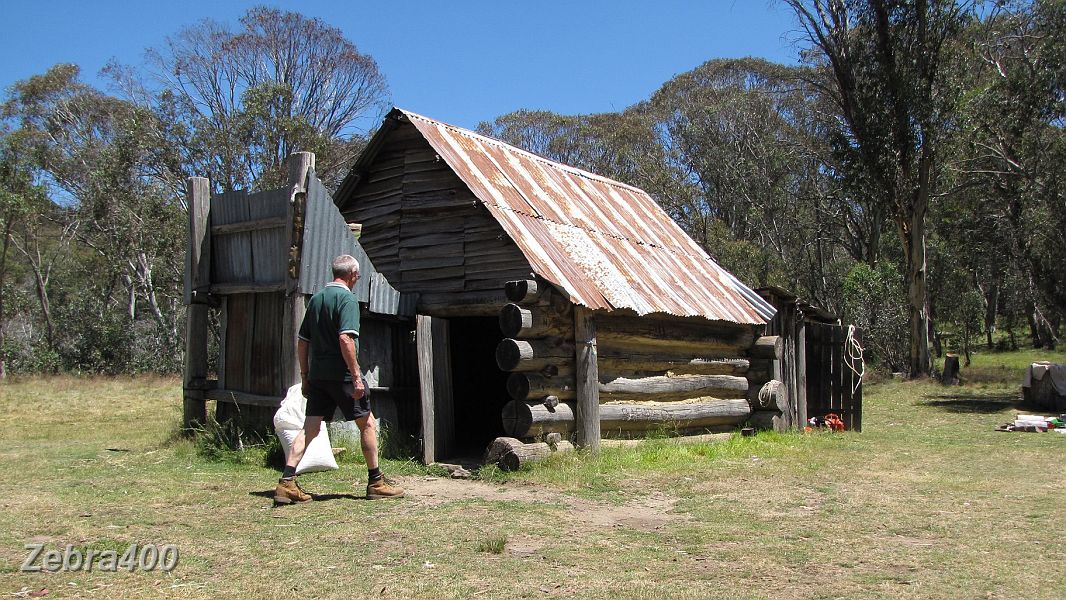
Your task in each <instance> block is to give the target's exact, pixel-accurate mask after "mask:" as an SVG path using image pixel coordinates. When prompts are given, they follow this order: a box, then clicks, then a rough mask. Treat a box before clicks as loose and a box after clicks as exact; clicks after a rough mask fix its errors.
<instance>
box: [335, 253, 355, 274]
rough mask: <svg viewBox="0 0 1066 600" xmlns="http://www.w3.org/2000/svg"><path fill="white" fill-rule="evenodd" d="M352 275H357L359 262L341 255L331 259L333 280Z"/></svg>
mask: <svg viewBox="0 0 1066 600" xmlns="http://www.w3.org/2000/svg"><path fill="white" fill-rule="evenodd" d="M352 273H355V274H356V275H358V274H359V261H357V260H355V257H353V256H349V255H347V254H342V255H340V256H338V257H337V258H334V259H333V277H334V278H335V279H336V278H341V277H347V276H349V275H351V274H352Z"/></svg>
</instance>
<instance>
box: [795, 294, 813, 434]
mask: <svg viewBox="0 0 1066 600" xmlns="http://www.w3.org/2000/svg"><path fill="white" fill-rule="evenodd" d="M808 418H810V417H808V416H807V324H806V321H805V320H804V319H803V315H802V314H800V315H799V318H798V319H797V323H796V420H797V421H798V423H797V425H798V426H799V427H800V429H802V428H803V427H805V426H806V425H807V419H808Z"/></svg>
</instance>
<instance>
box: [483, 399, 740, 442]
mask: <svg viewBox="0 0 1066 600" xmlns="http://www.w3.org/2000/svg"><path fill="white" fill-rule="evenodd" d="M750 414H751V407H750V406H749V405H748V402H747V400H744V399H740V398H730V399H724V400H719V399H713V400H709V401H707V402H691V403H687V402H686V403H679V402H648V403H644V404H616V403H609V404H601V405H600V429H601V430H602V431H603V432H604V434H608V433H609V432H616V433H617V432H632V431H654V430H658V429H663V428H673V429H678V430H693V429H698V428H706V427H717V426H732V425H738V424H740V423H743V422H744V421H745V420H746V419H747V418H748V416H749V415H750ZM503 427H504V431H505V432H507V433H508V434H509V435H511V436H512V437H516V438H524V437H536V436H541V435H544V434H547V433H561V434H569V433H570V432H572V431H573V430H574V403H573V402H560V403H559V405H558V406H556V407H555V408H554V409H549V408H547V407H546V406H544V405H543V404H533V403H529V402H525V401H520V400H513V401H511V402H509V403H507V404H506V405H505V406H504V408H503ZM564 437H565V435H564Z"/></svg>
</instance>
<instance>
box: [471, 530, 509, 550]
mask: <svg viewBox="0 0 1066 600" xmlns="http://www.w3.org/2000/svg"><path fill="white" fill-rule="evenodd" d="M506 546H507V535H505V534H498V535H491V536H489V537H488V538H486V539H483V540H481V541H480V542H478V545H477V551H478V552H487V553H489V554H503V549H504V548H505V547H506Z"/></svg>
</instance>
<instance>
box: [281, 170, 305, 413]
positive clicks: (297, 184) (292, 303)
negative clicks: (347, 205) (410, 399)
mask: <svg viewBox="0 0 1066 600" xmlns="http://www.w3.org/2000/svg"><path fill="white" fill-rule="evenodd" d="M287 167H288V173H289V181H288V186H289V189H290V190H291V192H290V196H289V208H288V223H290V227H289V240H288V245H287V247H288V249H289V252H288V258H289V265H288V269H286V275H287V277H286V280H285V308H284V311H283V312H282V314H283V315H284V321H283V322H282V333H281V340H282V341H281V343H282V348H281V357H282V360H281V364H282V368H283V369H285V370H284V372H283V374H282V382H283V385H284V387H285V389H282V390H275V392H276V393H280V394H282V395H284V393H285V390H286V389H288V388H289V387H290V386H293V385H296V384H297V383H299V382H300V363H299V360H297V355H296V345H297V343H298V339H299V331H300V324H301V323H303V320H304V313H305V310H306V308H307V303H306V301H305V300H306V298H304V294H301V293H300V290H299V284H300V254H301V251H302V248H303V225H304V223H303V219H304V214H305V212H306V202H307V185H308V183H307V178H308V177H310V176H311V173H312V172H314V170H315V155H314V153H313V152H296V153H293V154H292V155H291V156H289V158H288V160H287Z"/></svg>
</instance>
